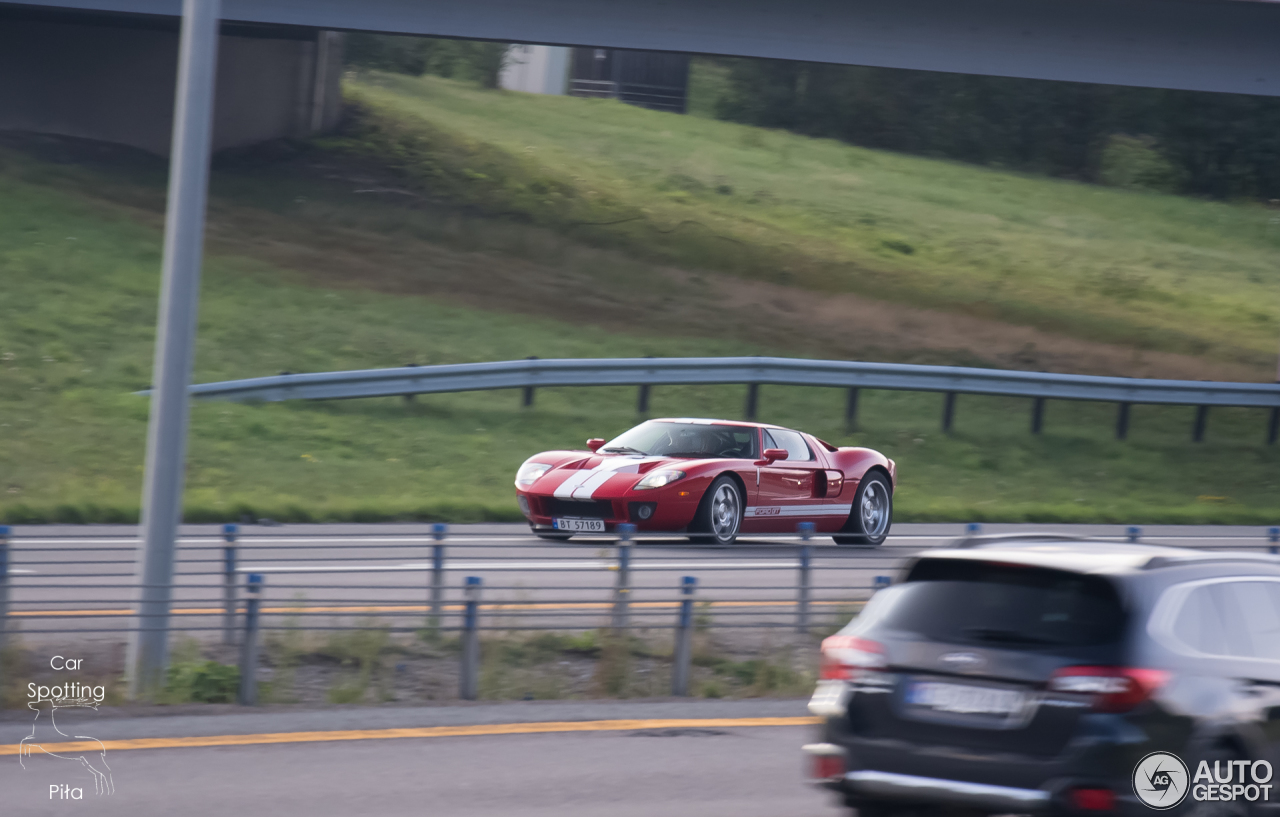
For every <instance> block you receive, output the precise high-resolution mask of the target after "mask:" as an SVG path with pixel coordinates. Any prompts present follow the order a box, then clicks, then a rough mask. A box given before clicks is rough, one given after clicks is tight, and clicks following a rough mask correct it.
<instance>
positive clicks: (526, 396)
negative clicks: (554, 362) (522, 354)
mask: <svg viewBox="0 0 1280 817" xmlns="http://www.w3.org/2000/svg"><path fill="white" fill-rule="evenodd" d="M537 359H538V356H537V355H529V356H528V357H527V358H525V360H537ZM520 406H521V407H522V408H532V407H533V386H525V387H524V389H523V390H522V391H521V394H520Z"/></svg>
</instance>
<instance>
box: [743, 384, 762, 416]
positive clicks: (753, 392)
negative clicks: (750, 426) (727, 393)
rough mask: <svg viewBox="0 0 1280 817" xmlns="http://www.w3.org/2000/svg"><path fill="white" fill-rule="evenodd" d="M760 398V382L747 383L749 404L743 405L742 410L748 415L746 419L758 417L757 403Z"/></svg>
mask: <svg viewBox="0 0 1280 817" xmlns="http://www.w3.org/2000/svg"><path fill="white" fill-rule="evenodd" d="M759 400H760V384H759V383H748V384H747V404H746V406H745V407H743V410H742V413H743V414H745V415H746V418H745V419H747V420H754V419H755V418H756V404H757V403H758V402H759Z"/></svg>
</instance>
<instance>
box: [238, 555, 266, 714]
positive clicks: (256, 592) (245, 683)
mask: <svg viewBox="0 0 1280 817" xmlns="http://www.w3.org/2000/svg"><path fill="white" fill-rule="evenodd" d="M262 585H263V582H262V574H261V573H250V574H249V580H248V582H247V583H246V584H245V588H244V589H245V592H246V593H247V594H248V595H247V596H246V597H245V608H244V640H243V641H241V642H240V694H239V695H238V696H237V702H238V703H239V704H240V705H241V706H256V705H257V703H258V616H259V609H260V608H259V605H260V604H261V603H262Z"/></svg>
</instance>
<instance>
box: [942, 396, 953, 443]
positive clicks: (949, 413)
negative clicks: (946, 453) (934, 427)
mask: <svg viewBox="0 0 1280 817" xmlns="http://www.w3.org/2000/svg"><path fill="white" fill-rule="evenodd" d="M955 418H956V393H955V392H953V391H949V392H947V393H946V396H945V397H944V398H943V400H942V431H943V433H944V434H950V433H951V424H952V423H953V422H954V421H955Z"/></svg>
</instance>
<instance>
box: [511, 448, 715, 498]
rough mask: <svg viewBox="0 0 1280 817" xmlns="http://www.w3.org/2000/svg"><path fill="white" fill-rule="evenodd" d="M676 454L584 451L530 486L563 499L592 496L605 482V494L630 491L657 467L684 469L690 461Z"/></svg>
mask: <svg viewBox="0 0 1280 817" xmlns="http://www.w3.org/2000/svg"><path fill="white" fill-rule="evenodd" d="M701 462H705V460H689V459H683V458H675V457H647V456H640V455H632V454H614V455H600V454H586V455H579V456H577V457H569V458H567V459H565V460H564V461H562V462H561V463H560V464H559V465H557V466H555V467H553V468H552V469H551V470H550V471H548V472H547V473H545V474H543V475H542V477H541V478H540V479H539V480H538V481H537V482H535V483H534V484H533V485H532V486H530V487H531V488H532V489H533V490H534V491H536V492H537V493H540V494H548V495H552V496H558V497H560V498H562V499H593V498H595V497H596V496H597V494H598V493H599V492H601V489H604V488H605V486H606V484H607V485H608V489H607V493H609V494H616V493H618V492H620V491H626V490H629V489H630V488H631V487H632V486H634V485H635V484H636V483H637V482H639V481H640V480H641V479H642V478H643V477H644V475H645V474H647V473H649V472H650V471H654V470H656V469H658V468H663V467H672V468H679V469H680V470H682V471H687V470H688V469H689V466H690V465H691V464H693V463H701Z"/></svg>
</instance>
